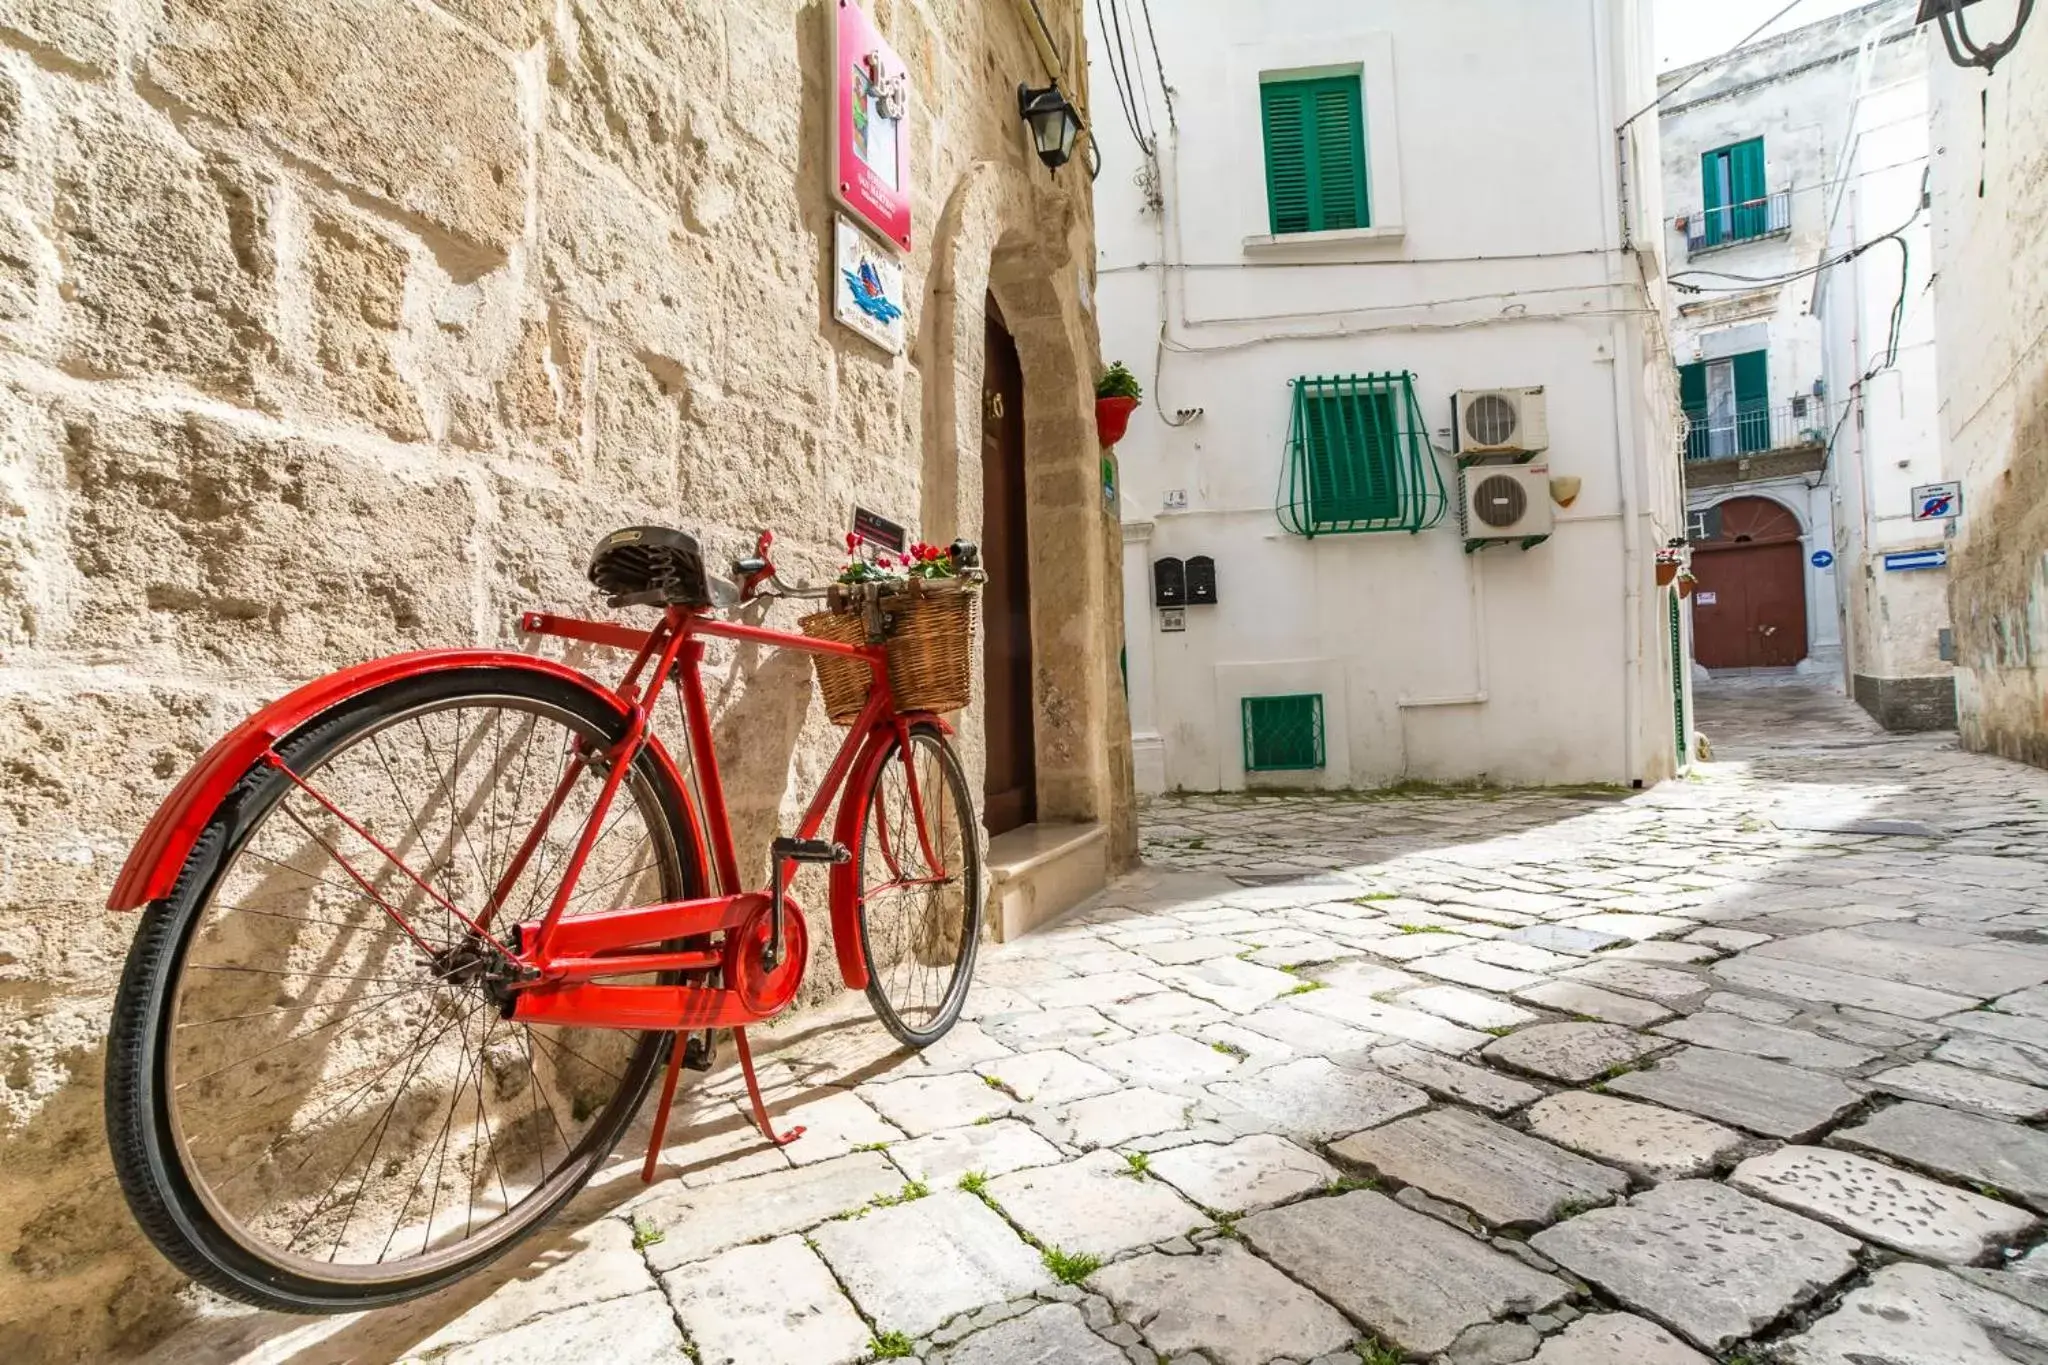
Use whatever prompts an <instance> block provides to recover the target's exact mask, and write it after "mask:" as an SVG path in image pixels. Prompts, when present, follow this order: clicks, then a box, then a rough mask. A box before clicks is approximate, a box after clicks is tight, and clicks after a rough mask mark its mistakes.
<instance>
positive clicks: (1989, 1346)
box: [1781, 1265, 2048, 1365]
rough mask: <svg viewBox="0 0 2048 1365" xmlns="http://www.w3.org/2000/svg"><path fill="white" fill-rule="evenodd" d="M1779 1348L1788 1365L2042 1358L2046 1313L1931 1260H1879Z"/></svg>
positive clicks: (2000, 1363)
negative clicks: (1866, 1277) (1864, 1280)
mask: <svg viewBox="0 0 2048 1365" xmlns="http://www.w3.org/2000/svg"><path fill="white" fill-rule="evenodd" d="M1781 1354H1782V1356H1783V1358H1784V1359H1785V1360H1786V1361H1787V1362H1788V1365H1873V1362H1887V1363H1888V1362H1893V1361H1897V1362H1901V1365H1920V1362H1923V1361H1924V1362H1929V1365H2012V1362H2014V1361H2031V1360H2042V1359H2048V1314H2042V1313H2040V1312H2037V1311H2035V1310H2034V1309H2031V1308H2028V1307H2026V1306H2025V1305H2023V1304H2021V1303H2019V1302H2018V1301H2017V1300H2014V1299H2010V1298H2007V1297H2006V1296H2005V1295H2003V1294H1998V1293H1994V1292H1993V1291H1991V1290H1989V1289H1985V1288H1982V1287H1980V1286H1978V1285H1973V1284H1970V1283H1968V1282H1966V1281H1964V1280H1961V1279H1958V1278H1957V1277H1956V1276H1954V1275H1952V1274H1950V1273H1948V1272H1947V1271H1943V1270H1936V1269H1934V1268H1933V1267H1932V1266H1924V1265H1894V1266H1887V1267H1885V1268H1884V1269H1883V1270H1880V1271H1878V1272H1877V1274H1876V1275H1874V1276H1872V1277H1871V1281H1870V1283H1869V1284H1867V1285H1865V1286H1863V1287H1862V1288H1860V1289H1853V1290H1851V1291H1849V1293H1848V1294H1847V1295H1846V1296H1844V1297H1843V1299H1842V1302H1841V1304H1840V1306H1838V1307H1837V1308H1836V1309H1835V1310H1834V1311H1833V1312H1832V1313H1829V1314H1827V1315H1826V1316H1825V1317H1823V1318H1821V1319H1820V1320H1819V1321H1817V1322H1815V1323H1814V1324H1813V1325H1812V1326H1811V1327H1809V1328H1807V1329H1806V1330H1805V1331H1803V1332H1800V1333H1798V1334H1797V1335H1795V1336H1793V1337H1792V1338H1790V1339H1789V1340H1787V1341H1786V1342H1785V1343H1784V1345H1783V1347H1782V1348H1781Z"/></svg>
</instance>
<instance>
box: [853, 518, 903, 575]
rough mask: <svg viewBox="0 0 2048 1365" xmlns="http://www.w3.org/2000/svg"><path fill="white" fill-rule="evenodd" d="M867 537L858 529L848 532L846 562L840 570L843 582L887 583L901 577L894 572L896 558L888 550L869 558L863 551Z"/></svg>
mask: <svg viewBox="0 0 2048 1365" xmlns="http://www.w3.org/2000/svg"><path fill="white" fill-rule="evenodd" d="M866 544H867V538H866V537H864V536H862V535H861V533H860V532H858V531H848V532H847V533H846V563H845V564H844V565H843V566H841V568H840V570H839V579H838V581H839V582H841V583H887V582H890V581H891V580H895V579H898V578H900V575H898V574H896V573H894V572H892V570H893V569H894V567H895V559H894V557H893V556H891V555H890V554H889V553H888V552H887V551H882V552H879V553H877V554H876V555H875V557H874V558H873V559H869V558H868V557H867V555H866V554H865V553H863V552H862V547H863V546H864V545H866Z"/></svg>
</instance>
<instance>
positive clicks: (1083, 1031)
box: [975, 982, 1131, 1052]
mask: <svg viewBox="0 0 2048 1365" xmlns="http://www.w3.org/2000/svg"><path fill="white" fill-rule="evenodd" d="M975 989H976V990H980V989H981V987H980V983H979V982H977V983H976V984H975ZM981 1027H982V1031H983V1032H985V1033H987V1034H988V1036H989V1037H991V1038H993V1039H995V1040H996V1041H997V1042H998V1043H1001V1044H1002V1045H1003V1046H1004V1047H1007V1048H1011V1049H1013V1050H1015V1051H1018V1052H1035V1051H1037V1050H1038V1049H1040V1048H1048V1047H1060V1046H1063V1045H1064V1044H1067V1043H1084V1042H1112V1041H1114V1040H1116V1039H1118V1038H1128V1037H1130V1036H1131V1034H1130V1030H1129V1029H1126V1028H1124V1027H1122V1026H1121V1025H1119V1024H1115V1023H1112V1022H1111V1021H1110V1019H1109V1017H1108V1016H1107V1015H1105V1014H1103V1013H1102V1011H1101V1010H1098V1009H1096V1008H1094V1007H1093V1006H1091V1005H1075V1006H1073V1007H1071V1008H1069V1009H1031V1010H1018V1011H1015V1012H1012V1013H1009V1014H992V1015H989V1016H987V1017H985V1018H984V1019H982V1021H981Z"/></svg>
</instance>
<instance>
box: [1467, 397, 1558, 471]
mask: <svg viewBox="0 0 2048 1365" xmlns="http://www.w3.org/2000/svg"><path fill="white" fill-rule="evenodd" d="M1452 405H1453V407H1454V408H1455V414H1454V415H1455V417H1456V419H1457V421H1456V426H1457V431H1458V454H1460V455H1516V456H1521V457H1523V458H1527V457H1528V456H1530V455H1533V454H1535V453H1536V452H1537V451H1539V450H1547V449H1549V447H1550V423H1549V422H1548V421H1547V420H1545V416H1544V411H1543V389H1542V386H1540V385H1539V386H1537V387H1535V388H1530V389H1460V390H1459V391H1458V395H1457V397H1456V398H1455V399H1453V400H1452Z"/></svg>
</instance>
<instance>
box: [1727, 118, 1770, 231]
mask: <svg viewBox="0 0 2048 1365" xmlns="http://www.w3.org/2000/svg"><path fill="white" fill-rule="evenodd" d="M1728 177H1729V183H1730V185H1731V186H1732V187H1733V190H1734V194H1733V199H1734V202H1735V214H1734V218H1735V236H1736V238H1737V239H1739V240H1747V239H1748V238H1751V237H1761V236H1763V234H1764V232H1765V229H1766V227H1767V226H1768V224H1769V222H1770V204H1769V203H1768V202H1767V197H1768V195H1769V193H1770V191H1769V190H1768V189H1766V188H1765V186H1764V140H1763V139H1762V138H1760V137H1753V138H1751V139H1750V140H1749V141H1747V142H1738V143H1736V144H1735V145H1734V146H1733V147H1730V148H1729V149H1728Z"/></svg>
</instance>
